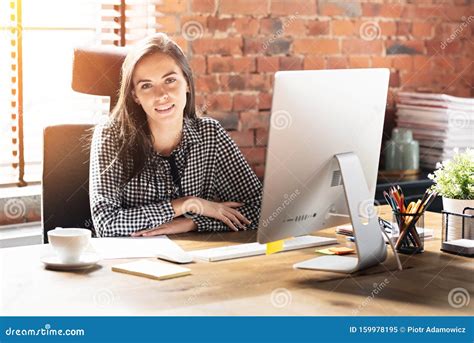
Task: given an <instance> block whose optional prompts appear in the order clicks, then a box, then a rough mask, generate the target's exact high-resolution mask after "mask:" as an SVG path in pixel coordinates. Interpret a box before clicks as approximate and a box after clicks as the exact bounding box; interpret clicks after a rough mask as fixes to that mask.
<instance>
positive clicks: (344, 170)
mask: <svg viewBox="0 0 474 343" xmlns="http://www.w3.org/2000/svg"><path fill="white" fill-rule="evenodd" d="M334 157H335V158H336V160H337V162H338V164H339V168H340V169H341V175H342V181H343V187H344V193H345V195H346V202H347V207H348V209H349V215H350V217H351V222H352V227H353V229H354V238H355V244H356V247H357V257H349V256H322V257H316V258H313V259H311V260H308V261H304V262H300V263H297V264H295V265H294V266H293V267H294V268H300V269H315V270H325V271H332V272H338V273H352V272H355V271H358V270H361V269H365V268H368V267H371V266H374V265H377V264H379V263H381V262H383V261H385V258H386V257H387V249H386V247H385V242H384V239H383V236H382V232H381V230H380V226H379V222H378V217H377V214H376V213H375V211H371V210H370V209H373V203H374V199H373V197H372V196H371V195H370V194H369V189H368V187H367V182H366V179H365V176H364V171H363V170H362V166H361V164H360V160H359V157H357V155H356V154H355V153H353V152H349V153H344V154H337V155H335V156H334ZM362 207H364V209H365V213H366V214H368V215H367V216H366V217H367V219H366V221H367V223H362V222H361V218H360V214H361V209H362Z"/></svg>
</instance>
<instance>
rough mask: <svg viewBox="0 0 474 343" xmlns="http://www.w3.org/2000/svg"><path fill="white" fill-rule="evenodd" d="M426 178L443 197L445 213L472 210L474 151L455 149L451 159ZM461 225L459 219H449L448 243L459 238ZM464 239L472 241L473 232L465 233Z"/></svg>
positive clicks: (473, 196)
mask: <svg viewBox="0 0 474 343" xmlns="http://www.w3.org/2000/svg"><path fill="white" fill-rule="evenodd" d="M428 177H429V178H430V179H431V180H433V181H434V183H435V184H434V185H433V186H432V189H433V190H435V191H436V192H437V193H438V194H439V195H441V196H442V197H443V209H444V210H445V211H448V212H453V213H462V212H463V210H464V209H465V208H466V207H473V208H474V150H471V149H467V150H466V151H464V152H459V150H458V149H455V150H454V156H453V158H452V159H451V160H447V161H443V162H442V163H437V164H436V170H435V171H434V173H433V174H430V175H428ZM467 213H469V214H474V211H472V212H467ZM461 225H462V222H461V218H460V217H457V216H451V217H450V225H449V227H448V237H447V240H448V241H449V240H453V239H459V238H461ZM466 226H467V227H469V224H468V225H466ZM464 238H468V239H474V231H473V232H465V237H464Z"/></svg>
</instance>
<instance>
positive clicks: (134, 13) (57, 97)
mask: <svg viewBox="0 0 474 343" xmlns="http://www.w3.org/2000/svg"><path fill="white" fill-rule="evenodd" d="M154 3H155V1H150V0H148V1H144V0H142V1H137V0H135V1H130V4H128V2H127V4H126V1H124V0H122V1H118V0H115V1H113V0H102V1H97V0H68V1H64V0H42V1H38V0H9V1H0V84H2V85H10V87H8V86H7V87H1V88H0V134H1V136H0V147H1V149H0V184H14V183H18V181H19V179H21V174H20V169H21V168H20V166H19V162H20V157H21V155H23V156H24V162H25V163H24V178H23V179H24V180H25V181H26V182H28V183H31V182H38V181H39V180H40V178H41V158H42V133H43V128H44V127H46V126H48V125H54V124H61V123H95V122H98V121H99V120H100V117H101V116H102V115H104V114H107V112H108V110H109V102H108V98H105V97H94V96H91V95H86V94H80V93H76V92H74V91H73V90H72V89H71V78H72V58H73V50H74V47H76V46H80V45H93V44H117V45H120V37H122V42H121V43H122V45H123V43H126V42H130V41H134V40H136V39H139V38H142V37H143V36H145V35H147V34H149V33H150V32H154V31H155V29H156V24H154V23H155V20H154V16H155V5H154ZM20 9H21V10H20ZM121 9H126V10H124V11H121ZM120 15H122V16H123V15H125V16H128V18H127V22H130V23H133V25H130V28H128V27H127V28H126V30H125V33H124V34H123V35H121V34H120V30H121V28H123V27H125V26H124V25H123V24H124V23H125V18H123V17H122V19H123V22H122V21H121V20H122V19H120V20H118V19H117V18H118V17H119V16H120ZM133 18H134V19H135V20H131V19H133ZM137 19H139V20H137ZM121 23H122V26H121ZM137 23H141V24H137ZM20 24H21V27H22V30H18V32H20V34H18V35H17V31H16V28H17V27H18V26H19V25H20ZM12 29H13V30H12ZM12 43H13V44H12ZM18 47H21V49H22V53H21V54H20V53H19V51H18ZM19 72H21V74H22V77H19ZM20 79H21V80H20ZM21 81H22V82H21ZM20 83H21V84H20ZM21 95H22V101H19V100H20V99H19V97H20V96H21ZM21 105H22V109H23V111H22V113H23V116H22V119H23V120H22V121H21V118H20V113H19V110H20V109H21V108H20V106H21ZM21 128H22V129H23V142H24V144H23V146H24V148H23V149H22V147H21V142H22V140H20V137H19V133H20V129H21ZM22 152H23V154H22Z"/></svg>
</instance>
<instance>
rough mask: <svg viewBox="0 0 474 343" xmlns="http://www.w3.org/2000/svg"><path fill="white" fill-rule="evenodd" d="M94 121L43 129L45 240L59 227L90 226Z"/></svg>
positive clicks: (43, 220) (43, 218)
mask: <svg viewBox="0 0 474 343" xmlns="http://www.w3.org/2000/svg"><path fill="white" fill-rule="evenodd" d="M92 128H93V125H81V124H77V125H56V126H49V127H46V128H45V129H44V133H43V139H44V142H43V177H42V188H43V196H42V206H41V208H42V224H43V242H44V243H48V235H47V233H48V231H49V230H52V229H54V228H56V227H76V228H88V229H91V230H92V231H93V233H94V229H93V224H92V219H91V212H90V206H89V151H90V137H91V135H92V131H91V129H92Z"/></svg>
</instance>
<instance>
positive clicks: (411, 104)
mask: <svg viewBox="0 0 474 343" xmlns="http://www.w3.org/2000/svg"><path fill="white" fill-rule="evenodd" d="M396 120H397V126H398V127H400V128H407V129H410V130H412V132H413V137H414V138H415V139H416V140H418V141H419V143H420V166H421V167H423V168H428V169H434V168H435V167H436V163H437V162H441V161H444V160H447V159H450V158H451V157H452V156H453V154H454V149H455V148H458V149H459V151H463V150H465V149H466V148H468V147H471V148H472V147H473V146H474V134H473V133H474V98H459V97H454V96H450V95H446V94H432V93H412V92H400V93H398V103H397V119H396Z"/></svg>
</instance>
